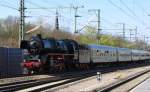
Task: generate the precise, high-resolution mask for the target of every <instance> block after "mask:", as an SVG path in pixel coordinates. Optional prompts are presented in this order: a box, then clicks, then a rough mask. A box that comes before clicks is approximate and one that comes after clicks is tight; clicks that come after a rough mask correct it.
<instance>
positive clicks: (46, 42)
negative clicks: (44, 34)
mask: <svg viewBox="0 0 150 92" xmlns="http://www.w3.org/2000/svg"><path fill="white" fill-rule="evenodd" d="M43 43H44V48H51V47H52V46H51V44H50V41H48V40H43Z"/></svg>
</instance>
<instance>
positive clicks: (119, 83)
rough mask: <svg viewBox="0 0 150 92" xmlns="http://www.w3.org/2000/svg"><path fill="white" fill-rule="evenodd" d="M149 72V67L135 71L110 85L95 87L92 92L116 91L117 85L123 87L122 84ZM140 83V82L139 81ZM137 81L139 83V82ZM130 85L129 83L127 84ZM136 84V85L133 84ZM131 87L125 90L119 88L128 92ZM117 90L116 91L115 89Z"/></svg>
mask: <svg viewBox="0 0 150 92" xmlns="http://www.w3.org/2000/svg"><path fill="white" fill-rule="evenodd" d="M149 72H150V69H146V70H144V71H141V72H138V73H135V74H134V75H131V76H128V77H126V78H123V79H121V80H119V81H117V82H115V83H111V84H110V85H108V86H106V87H104V88H101V89H96V90H94V91H93V92H116V91H115V90H116V89H117V90H118V89H119V87H121V86H122V87H123V86H124V84H126V83H130V82H131V81H133V80H135V79H136V78H139V77H142V76H143V75H144V74H147V73H149ZM147 78H149V77H146V78H145V79H147ZM145 79H143V80H145ZM140 83H141V82H140ZM140 83H139V84H140ZM129 85H130V84H129ZM135 86H136V85H135ZM135 86H133V87H132V88H134V87H135ZM124 87H125V86H124ZM132 88H129V89H128V88H126V89H127V91H121V90H122V89H119V90H120V91H121V92H129V91H130V90H131V89H132ZM117 92H118V91H117Z"/></svg>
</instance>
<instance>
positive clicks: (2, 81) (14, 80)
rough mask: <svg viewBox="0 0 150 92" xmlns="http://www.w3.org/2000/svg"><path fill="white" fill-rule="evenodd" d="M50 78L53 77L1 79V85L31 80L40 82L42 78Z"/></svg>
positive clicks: (35, 76)
mask: <svg viewBox="0 0 150 92" xmlns="http://www.w3.org/2000/svg"><path fill="white" fill-rule="evenodd" d="M49 77H53V76H50V75H34V76H24V77H15V78H5V79H0V84H8V83H14V82H22V81H30V80H39V79H42V78H49Z"/></svg>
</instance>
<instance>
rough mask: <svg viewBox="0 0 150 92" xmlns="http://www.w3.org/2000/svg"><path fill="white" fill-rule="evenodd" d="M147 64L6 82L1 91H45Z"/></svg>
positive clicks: (0, 87) (0, 88)
mask: <svg viewBox="0 0 150 92" xmlns="http://www.w3.org/2000/svg"><path fill="white" fill-rule="evenodd" d="M145 65H147V64H142V65H139V64H138V65H131V66H126V67H107V68H106V67H104V68H98V69H95V70H88V71H82V72H74V73H68V74H62V75H61V76H56V77H51V78H44V79H40V80H31V81H22V82H16V83H10V84H4V85H0V91H1V92H8V91H9V92H11V91H19V90H20V91H24V92H27V91H33V92H37V91H43V90H46V89H50V88H53V87H56V86H60V85H63V84H66V83H70V82H73V81H77V80H80V79H83V78H87V77H90V76H93V75H95V74H96V72H98V71H100V72H101V73H108V72H113V71H116V70H118V69H119V70H123V69H128V68H132V67H140V66H145Z"/></svg>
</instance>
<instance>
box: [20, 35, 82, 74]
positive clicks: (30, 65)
mask: <svg viewBox="0 0 150 92" xmlns="http://www.w3.org/2000/svg"><path fill="white" fill-rule="evenodd" d="M20 48H21V49H23V53H24V61H23V63H22V66H23V68H24V73H25V74H32V73H40V72H49V71H64V70H69V69H71V68H72V67H75V63H77V61H78V56H79V55H78V54H79V52H78V51H79V50H78V49H79V47H78V43H77V42H75V41H73V40H69V39H61V40H56V39H54V38H46V39H44V38H42V36H41V35H40V34H38V35H36V36H33V37H32V38H31V39H30V40H23V41H22V42H21V46H20Z"/></svg>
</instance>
